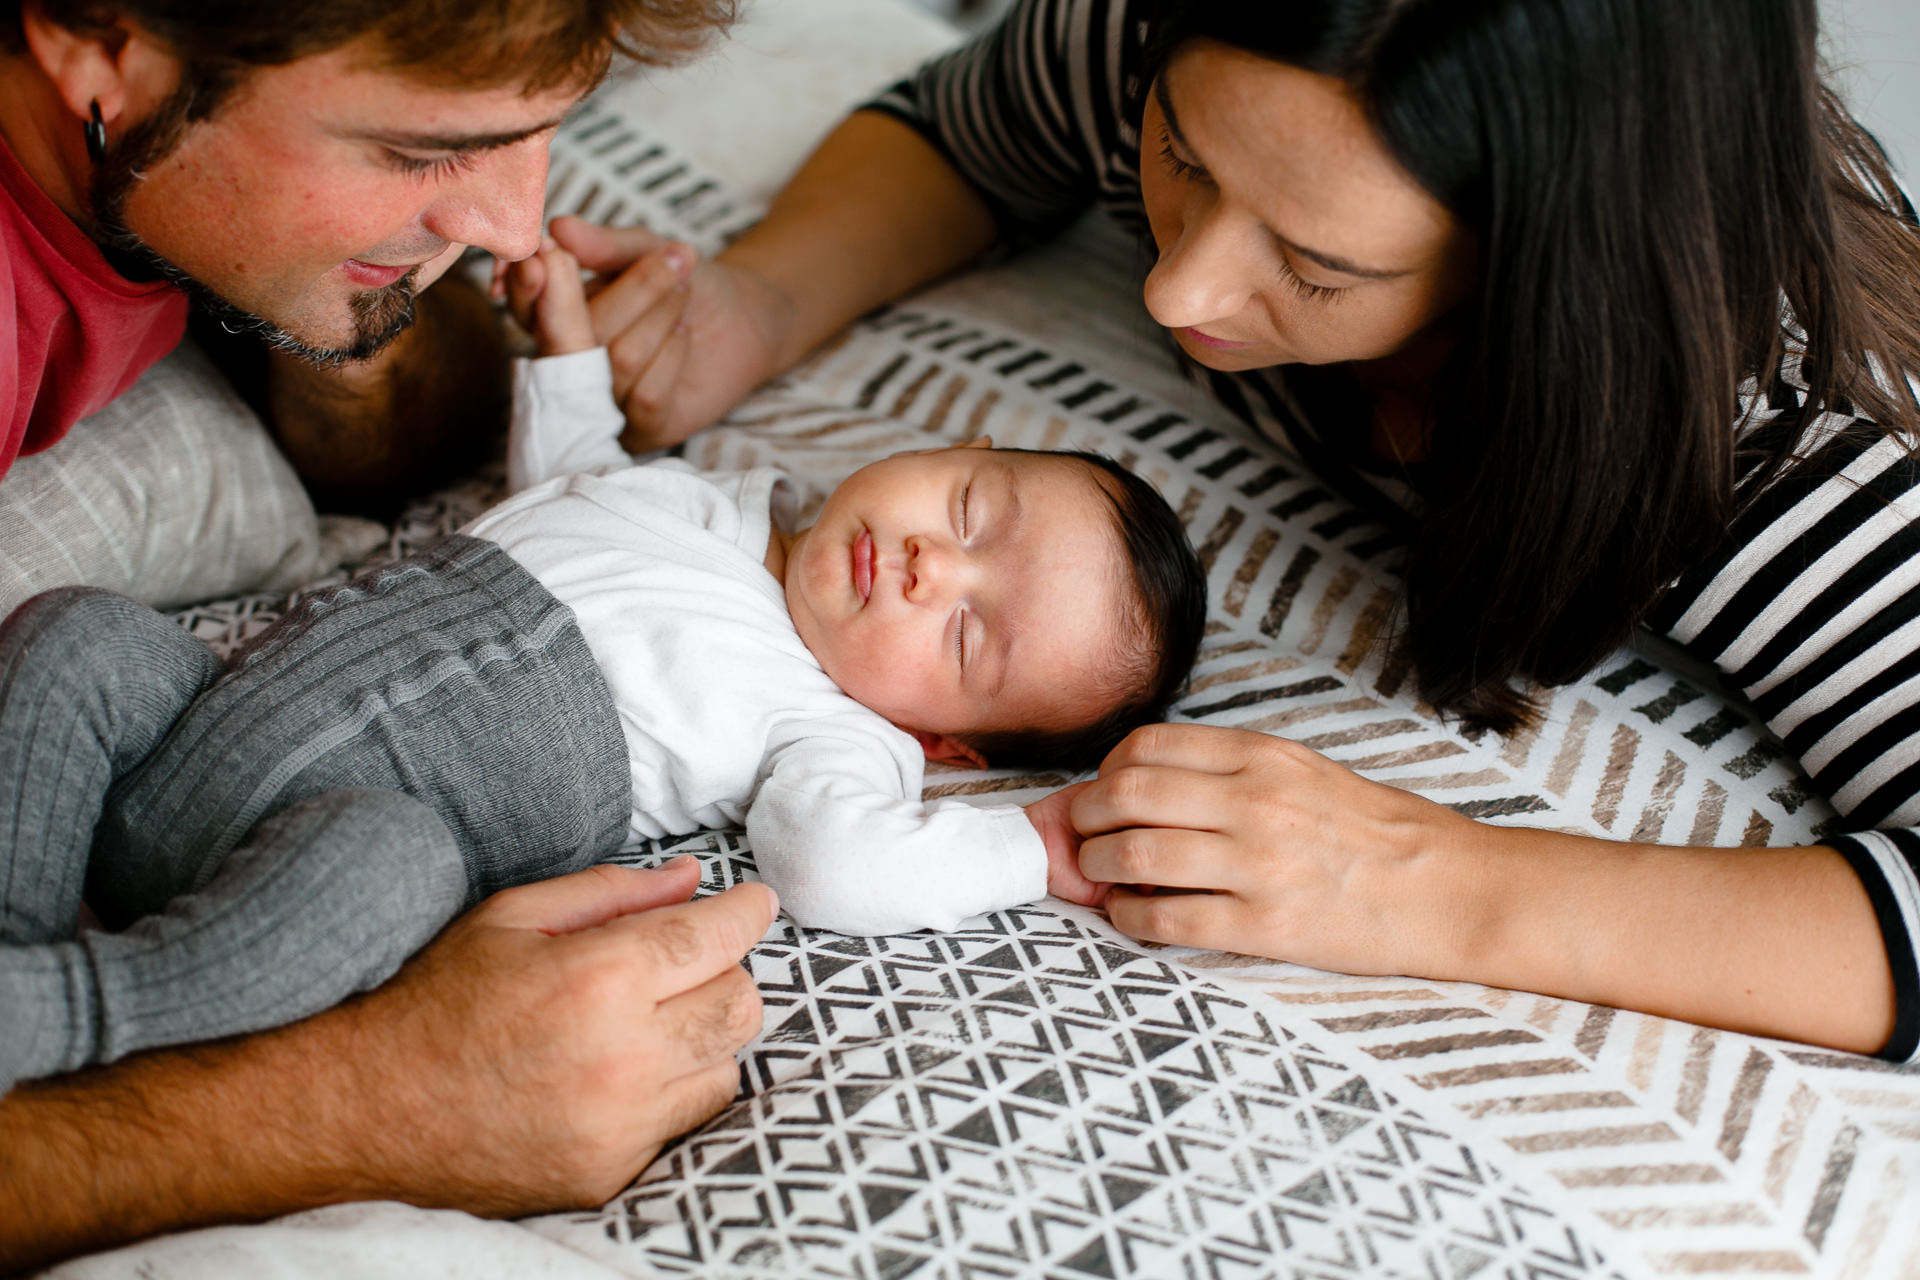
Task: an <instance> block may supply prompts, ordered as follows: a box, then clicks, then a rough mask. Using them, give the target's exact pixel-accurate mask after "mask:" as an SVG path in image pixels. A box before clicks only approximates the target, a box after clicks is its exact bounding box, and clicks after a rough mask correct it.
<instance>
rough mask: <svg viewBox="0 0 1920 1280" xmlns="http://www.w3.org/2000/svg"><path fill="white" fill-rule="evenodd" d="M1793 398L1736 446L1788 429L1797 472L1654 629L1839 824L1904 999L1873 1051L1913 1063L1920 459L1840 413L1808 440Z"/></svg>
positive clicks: (1754, 503) (1919, 997) (1656, 618)
mask: <svg viewBox="0 0 1920 1280" xmlns="http://www.w3.org/2000/svg"><path fill="white" fill-rule="evenodd" d="M1795 394H1796V393H1795V391H1794V389H1793V386H1792V385H1791V382H1790V381H1789V380H1788V379H1787V375H1785V374H1783V379H1782V381H1781V382H1780V383H1779V384H1777V385H1776V386H1775V387H1774V388H1773V390H1772V391H1771V393H1770V395H1771V397H1772V399H1773V400H1774V401H1775V403H1776V412H1775V413H1774V415H1773V420H1772V421H1771V422H1765V423H1762V424H1761V425H1760V426H1759V427H1758V428H1756V429H1755V430H1754V431H1753V432H1751V433H1750V434H1749V436H1748V437H1747V439H1746V440H1745V441H1743V445H1744V446H1747V447H1753V446H1758V447H1759V448H1760V449H1762V450H1765V449H1769V448H1771V447H1772V446H1773V445H1774V444H1775V443H1777V441H1778V440H1779V439H1781V438H1783V434H1782V433H1786V434H1785V436H1784V438H1795V437H1797V439H1796V442H1795V449H1796V454H1797V456H1798V457H1799V458H1800V459H1801V461H1799V462H1797V463H1796V464H1795V465H1793V466H1792V467H1790V468H1789V469H1788V470H1787V471H1786V472H1785V473H1784V474H1783V475H1781V476H1780V477H1779V478H1777V479H1775V480H1773V481H1772V482H1771V483H1770V484H1768V485H1767V486H1766V488H1764V489H1763V490H1761V491H1760V492H1758V493H1757V494H1754V495H1751V496H1750V497H1749V498H1748V499H1747V500H1746V501H1745V503H1744V505H1743V507H1742V510H1741V512H1740V514H1739V515H1738V516H1737V517H1736V518H1735V520H1734V523H1733V525H1732V527H1731V529H1730V530H1729V537H1728V538H1727V540H1726V542H1725V543H1724V544H1723V546H1722V548H1721V550H1720V551H1719V552H1718V553H1716V554H1715V555H1714V556H1713V557H1711V558H1710V559H1709V560H1708V561H1707V562H1706V563H1704V564H1702V565H1700V566H1698V567H1696V568H1695V569H1692V570H1690V571H1688V573H1687V574H1686V575H1684V576H1683V577H1682V578H1681V579H1680V580H1679V581H1678V582H1677V583H1675V584H1674V586H1673V587H1672V588H1670V589H1669V591H1668V594H1667V596H1666V597H1665V598H1663V599H1662V600H1661V602H1660V603H1659V605H1658V606H1657V607H1656V610H1655V612H1654V614H1653V616H1652V617H1651V618H1650V619H1649V624H1650V625H1651V626H1652V627H1653V629H1654V630H1656V631H1662V632H1664V633H1665V634H1667V635H1668V636H1669V637H1670V638H1672V639H1674V640H1677V641H1678V642H1680V643H1681V644H1682V645H1684V646H1685V647H1686V648H1687V649H1688V650H1689V651H1691V652H1692V653H1694V654H1696V655H1697V656H1699V657H1701V658H1704V659H1706V660H1708V661H1710V662H1712V663H1713V664H1714V666H1715V667H1716V668H1717V669H1718V670H1719V671H1720V673H1721V675H1722V677H1723V678H1724V679H1725V680H1726V682H1727V683H1728V685H1730V686H1731V687H1733V688H1736V689H1738V690H1739V691H1740V692H1742V693H1744V694H1745V695H1746V696H1747V698H1748V699H1749V700H1750V701H1751V702H1752V704H1753V709H1754V710H1755V711H1756V712H1757V713H1759V715H1760V717H1761V718H1762V719H1763V720H1765V722H1766V724H1767V727H1768V728H1769V729H1771V730H1772V731H1773V732H1774V733H1775V734H1776V735H1777V736H1778V737H1779V739H1780V742H1781V743H1782V744H1783V745H1784V747H1785V749H1786V751H1787V752H1788V753H1789V754H1791V755H1792V756H1793V757H1794V758H1796V759H1797V760H1798V761H1799V762H1800V765H1801V767H1802V768H1803V769H1804V770H1805V771H1806V773H1807V776H1808V778H1809V779H1810V780H1811V782H1812V784H1813V786H1814V787H1815V789H1817V790H1818V791H1819V792H1820V793H1821V794H1822V795H1824V796H1825V797H1827V799H1828V800H1830V801H1831V802H1832V804H1833V807H1834V809H1835V810H1836V811H1838V812H1839V814H1840V815H1841V821H1840V823H1839V824H1838V829H1837V830H1835V831H1834V832H1832V833H1831V834H1829V835H1827V836H1826V837H1825V838H1824V839H1823V841H1822V843H1824V844H1826V845H1828V846H1830V847H1832V848H1834V849H1836V850H1838V851H1839V852H1840V854H1841V855H1842V856H1843V857H1845V858H1846V859H1847V862H1848V863H1849V864H1850V865H1851V866H1852V868H1853V870H1854V872H1855V873H1856V874H1857V875H1858V876H1859V877H1860V881H1861V884H1862V886H1863V887H1864V888H1865V890H1866V893H1867V896H1868V898H1869V899H1870V900H1871V901H1872V903H1873V907H1874V911H1875V913H1876V916H1877V918H1878V921H1879V925H1880V932H1881V935H1882V937H1883V938H1884V940H1885V943H1886V950H1887V961H1888V964H1889V966H1890V968H1891V970H1892V973H1893V981H1894V988H1895V993H1896V997H1897V1001H1898V1003H1897V1008H1896V1015H1895V1023H1894V1030H1893V1035H1892V1037H1891V1038H1890V1039H1889V1040H1888V1042H1887V1044H1886V1045H1885V1046H1884V1047H1883V1048H1882V1049H1881V1051H1880V1053H1881V1056H1882V1057H1885V1058H1890V1059H1893V1060H1895V1061H1920V964H1917V963H1916V950H1917V949H1920V457H1917V456H1916V455H1915V454H1914V453H1912V452H1910V451H1909V450H1910V448H1911V446H1912V444H1913V442H1912V441H1909V440H1906V439H1902V438H1900V437H1899V436H1897V435H1895V434H1893V433H1890V432H1888V431H1886V430H1885V429H1883V428H1881V427H1879V426H1877V425H1876V424H1874V423H1872V422H1869V421H1866V420H1865V419H1859V418H1852V417H1850V416H1848V415H1846V414H1833V413H1829V414H1823V415H1819V416H1818V418H1817V419H1816V420H1815V421H1814V422H1813V424H1812V425H1811V427H1809V428H1807V429H1806V430H1804V431H1802V429H1801V427H1800V426H1799V423H1800V421H1801V415H1800V412H1799V405H1798V403H1797V401H1796V399H1795Z"/></svg>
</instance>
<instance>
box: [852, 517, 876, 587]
mask: <svg viewBox="0 0 1920 1280" xmlns="http://www.w3.org/2000/svg"><path fill="white" fill-rule="evenodd" d="M853 589H854V590H855V591H858V592H859V593H860V603H861V604H865V603H866V602H867V601H868V600H869V599H870V598H871V597H872V596H873V535H872V534H871V533H868V532H867V531H866V530H865V529H862V530H861V531H860V536H859V537H857V538H855V539H854V540H853Z"/></svg>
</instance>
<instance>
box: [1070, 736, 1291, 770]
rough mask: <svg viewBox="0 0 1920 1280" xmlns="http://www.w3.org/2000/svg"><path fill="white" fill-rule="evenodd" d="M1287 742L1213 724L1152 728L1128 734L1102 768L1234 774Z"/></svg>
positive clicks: (1108, 756) (1108, 755)
mask: <svg viewBox="0 0 1920 1280" xmlns="http://www.w3.org/2000/svg"><path fill="white" fill-rule="evenodd" d="M1281 741H1283V739H1280V738H1275V737H1273V736H1272V735H1270V734H1265V733H1257V732H1255V731H1254V730H1252V729H1230V728H1227V727H1225V726H1222V725H1213V724H1149V725H1142V726H1141V727H1140V728H1138V729H1135V730H1134V731H1133V732H1132V733H1130V734H1128V735H1127V736H1126V737H1125V738H1123V739H1122V740H1121V742H1120V745H1119V746H1117V747H1115V748H1114V749H1113V750H1112V751H1110V752H1108V753H1107V758H1106V759H1105V760H1103V761H1102V762H1101V764H1100V772H1101V773H1102V774H1103V775H1104V774H1106V773H1107V771H1108V770H1110V769H1123V768H1126V767H1128V766H1130V765H1142V764H1151V765H1166V766H1169V767H1171V768H1176V769H1192V770H1194V771H1195V772H1196V773H1233V772H1235V771H1237V770H1240V769H1244V768H1246V766H1247V765H1248V764H1249V763H1250V762H1252V761H1253V760H1255V759H1257V758H1258V757H1259V756H1260V754H1261V753H1262V752H1265V751H1267V750H1270V749H1271V748H1272V747H1273V745H1274V744H1275V743H1278V742H1281Z"/></svg>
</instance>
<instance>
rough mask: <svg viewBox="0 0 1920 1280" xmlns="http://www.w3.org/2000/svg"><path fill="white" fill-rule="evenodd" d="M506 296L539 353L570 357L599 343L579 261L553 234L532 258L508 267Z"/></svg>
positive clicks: (515, 316) (523, 259)
mask: <svg viewBox="0 0 1920 1280" xmlns="http://www.w3.org/2000/svg"><path fill="white" fill-rule="evenodd" d="M506 292H507V306H508V308H509V309H511V310H512V312H513V318H514V319H515V320H518V321H519V322H520V327H521V328H523V329H525V330H526V331H527V332H528V333H530V334H532V335H533V338H534V341H535V342H536V343H538V344H539V349H540V354H541V355H543V356H564V355H571V354H572V353H573V352H575V351H589V350H591V349H593V348H594V347H597V346H599V345H600V343H599V339H597V338H596V337H595V336H594V333H593V316H592V314H591V313H590V312H588V310H587V290H586V284H585V282H584V281H583V280H582V279H581V276H580V260H579V259H578V258H575V257H574V256H573V255H572V254H571V253H568V252H567V251H566V250H565V249H562V248H561V247H560V246H559V245H558V244H557V243H555V242H554V240H553V238H552V237H551V236H549V237H547V239H546V240H545V241H544V242H543V243H542V244H541V246H540V248H539V250H538V251H536V252H535V253H534V255H533V256H532V257H530V258H522V259H521V260H520V261H518V262H514V263H509V264H508V266H507V269H506Z"/></svg>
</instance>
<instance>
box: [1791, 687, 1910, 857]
mask: <svg viewBox="0 0 1920 1280" xmlns="http://www.w3.org/2000/svg"><path fill="white" fill-rule="evenodd" d="M1915 739H1920V707H1916V706H1912V705H1908V706H1905V707H1902V708H1901V709H1900V710H1899V711H1897V712H1895V713H1894V714H1893V715H1891V716H1889V717H1887V718H1886V719H1884V720H1882V721H1880V722H1879V723H1877V724H1875V725H1874V726H1873V728H1871V729H1869V730H1867V731H1866V732H1865V733H1863V734H1861V735H1859V736H1858V737H1856V738H1855V739H1854V740H1853V741H1852V742H1850V743H1848V744H1847V745H1846V746H1845V747H1844V748H1843V749H1841V750H1840V751H1839V752H1838V753H1837V754H1836V755H1835V756H1834V757H1833V759H1832V760H1830V761H1828V762H1827V764H1826V765H1825V766H1823V767H1822V768H1820V769H1818V770H1816V771H1814V773H1813V780H1814V782H1815V784H1817V785H1818V786H1819V788H1820V790H1821V792H1822V793H1823V794H1825V795H1829V796H1831V795H1836V794H1838V793H1839V791H1840V789H1841V788H1842V787H1844V786H1846V785H1847V784H1848V783H1850V782H1852V781H1853V780H1854V778H1856V777H1858V776H1859V775H1860V774H1861V773H1863V772H1865V771H1866V770H1867V768H1868V767H1869V766H1871V765H1875V764H1878V763H1879V762H1880V761H1881V760H1883V759H1886V758H1887V757H1888V755H1889V754H1890V753H1891V752H1892V751H1894V750H1895V749H1896V748H1898V747H1901V746H1903V745H1905V744H1906V743H1908V742H1911V741H1914V740H1915ZM1896 758H1897V757H1896ZM1902 779H1910V780H1911V779H1920V772H1916V770H1915V769H1914V768H1912V767H1909V768H1908V769H1906V770H1903V771H1902V772H1901V773H1900V774H1898V775H1897V776H1896V777H1894V778H1891V779H1889V780H1888V781H1886V782H1884V783H1882V784H1880V785H1879V786H1878V787H1876V788H1874V790H1873V794H1872V795H1871V796H1869V797H1868V798H1867V800H1864V801H1862V802H1861V803H1859V804H1856V805H1854V806H1853V808H1852V809H1851V810H1850V811H1849V812H1848V814H1847V817H1848V819H1849V820H1850V821H1851V823H1852V825H1854V826H1856V827H1870V826H1873V825H1874V824H1875V823H1877V822H1882V821H1884V820H1885V819H1886V818H1887V816H1888V815H1889V814H1891V813H1893V812H1894V810H1896V809H1898V808H1899V807H1900V806H1901V805H1903V804H1905V803H1906V802H1907V801H1909V800H1911V799H1912V798H1913V790H1912V783H1911V781H1909V783H1908V784H1907V787H1908V789H1907V790H1906V791H1905V792H1903V793H1901V794H1898V795H1895V794H1893V792H1894V790H1895V788H1896V786H1898V785H1899V784H1900V783H1901V780H1902Z"/></svg>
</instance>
